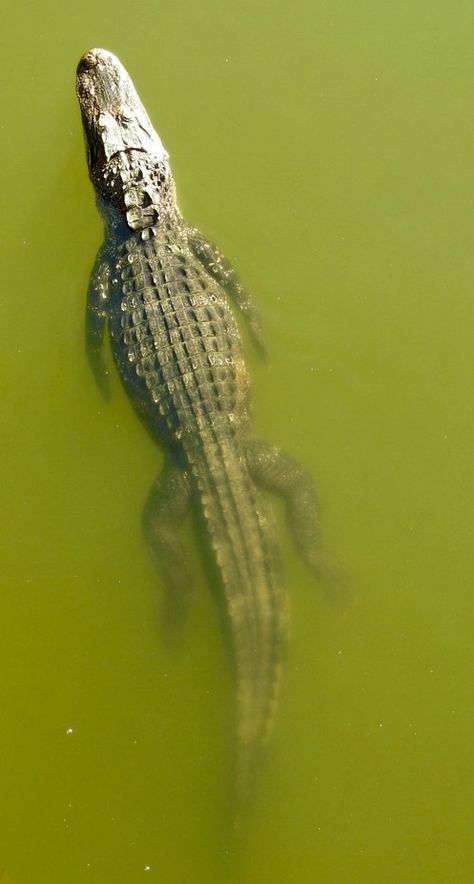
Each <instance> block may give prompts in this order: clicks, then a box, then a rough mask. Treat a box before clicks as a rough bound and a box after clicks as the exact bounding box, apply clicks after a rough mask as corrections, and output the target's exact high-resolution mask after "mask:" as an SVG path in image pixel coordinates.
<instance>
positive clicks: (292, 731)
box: [0, 0, 474, 884]
mask: <svg viewBox="0 0 474 884" xmlns="http://www.w3.org/2000/svg"><path fill="white" fill-rule="evenodd" d="M473 27H474V11H473V10H472V8H471V6H469V5H468V4H466V3H464V2H460V0H457V2H455V3H452V4H450V5H449V8H448V7H447V6H446V4H443V3H440V2H439V0H435V2H430V3H428V2H427V0H415V2H411V3H408V2H402V3H398V4H396V6H392V5H389V4H386V3H382V4H380V3H376V2H375V0H367V2H365V3H363V4H351V3H348V2H347V0H336V2H328V0H326V2H321V3H317V4H314V3H310V2H309V0H298V2H296V4H292V5H291V6H288V5H287V4H283V3H268V2H263V0H257V2H255V0H254V2H252V3H250V2H249V0H243V2H240V3H239V4H237V3H229V4H225V5H222V4H219V3H217V2H215V0H205V2H203V3H201V4H195V3H190V2H189V0H183V2H177V3H174V4H173V5H171V4H164V3H151V2H144V3H142V4H139V5H137V4H133V5H132V4H129V3H125V2H123V0H114V2H113V3H112V2H111V0H104V2H103V3H102V4H100V6H99V5H98V4H97V3H91V2H89V0H85V2H82V3H81V4H78V5H77V6H70V7H66V6H63V5H61V4H59V3H57V2H53V0H47V2H45V3H44V4H42V5H41V6H40V7H38V6H31V7H29V6H28V5H25V4H22V5H18V4H17V5H15V6H10V7H9V9H8V10H5V11H4V14H3V17H2V35H1V36H0V45H1V49H2V59H3V65H2V69H3V80H4V88H3V101H2V121H1V135H2V137H1V155H2V168H3V169H4V170H5V174H4V176H3V188H2V204H3V216H2V217H3V221H2V234H3V235H2V249H1V255H0V261H1V263H2V281H3V285H2V311H3V312H2V316H3V322H2V325H1V346H0V360H1V371H0V377H1V385H2V415H3V421H2V429H3V440H2V441H3V456H2V475H1V488H2V514H3V518H2V531H1V545H2V581H1V584H2V588H1V592H0V617H1V623H2V639H1V644H0V698H1V709H2V719H1V728H0V783H1V792H0V795H1V800H0V868H1V869H3V868H5V869H7V870H8V874H9V875H10V876H11V878H12V880H14V881H15V884H50V882H51V881H61V882H65V884H83V882H86V881H91V882H97V884H118V882H120V884H121V882H124V884H125V882H127V884H129V882H130V884H132V882H140V881H143V880H144V881H147V880H149V881H165V882H166V884H182V882H184V881H195V882H199V884H201V882H202V884H204V882H206V884H221V882H222V881H224V880H226V879H227V878H228V877H231V878H232V880H234V881H236V882H239V884H257V882H259V884H261V882H267V881H268V882H270V881H271V882H272V884H288V882H290V881H291V882H295V884H314V882H315V881H321V882H324V884H347V882H351V884H379V882H381V881H383V882H393V884H434V882H439V884H447V882H460V881H468V880H470V879H471V878H472V877H473V875H474V858H473V854H472V830H473V824H474V819H473V807H474V803H473V797H474V796H473V786H472V783H473V782H474V771H473V763H472V749H471V747H472V739H473V711H472V689H471V681H472V671H473V664H474V651H473V642H472V634H473V625H474V624H473V619H474V618H473V606H472V573H473V554H472V539H473V537H472V535H473V527H472V525H473V518H472V516H473V513H472V510H473V506H472V501H473V493H472V483H473V468H472V415H473V394H472V355H471V353H472V345H471V338H472V290H473V279H474V273H473V257H472V253H473V250H472V231H473V204H474V203H473V195H474V174H473V169H474V160H473V157H474V124H473V116H472V107H471V105H472V84H473V82H474V55H473V52H472V37H471V35H472V32H473ZM93 46H105V47H106V48H108V49H111V50H112V51H114V52H115V53H116V54H117V55H118V56H119V57H120V58H121V59H122V61H123V62H124V64H125V65H126V66H127V68H128V69H129V71H130V72H131V74H132V77H133V78H134V80H135V82H136V85H137V88H138V89H139V91H140V94H141V96H142V98H143V100H144V103H145V105H146V106H147V108H148V109H149V112H150V115H151V117H152V120H153V122H154V124H155V126H156V128H157V129H158V131H159V132H160V134H161V136H162V138H163V141H164V143H165V144H166V146H167V148H168V150H169V151H170V154H171V159H172V165H173V170H174V174H175V177H176V180H177V184H178V191H179V194H180V201H181V205H182V208H183V210H184V211H185V213H186V215H187V217H188V218H189V219H190V221H192V222H194V223H195V224H197V225H198V226H199V227H201V228H202V229H203V230H204V231H206V233H207V234H208V235H209V236H210V237H212V238H213V239H215V240H216V241H217V242H218V243H219V245H220V246H221V247H222V249H223V250H224V251H225V252H226V254H227V255H228V256H229V257H230V258H231V259H232V261H233V262H234V263H235V264H236V266H238V268H239V272H240V274H241V276H242V278H243V279H244V281H245V283H246V285H247V286H248V287H249V288H250V289H251V290H252V292H253V293H254V298H255V300H256V301H257V303H258V305H259V307H260V310H261V313H262V317H263V320H264V325H265V332H266V338H267V342H268V348H269V351H270V355H271V361H270V363H269V365H268V366H265V365H262V364H261V363H260V362H259V360H258V357H257V356H256V355H255V354H252V353H251V352H250V350H249V362H250V365H251V372H252V379H253V411H254V421H255V426H256V431H257V432H258V433H259V434H260V435H261V436H262V437H264V438H267V439H268V440H269V441H273V442H275V443H278V444H280V445H281V446H282V447H284V448H286V449H287V450H289V451H291V452H293V453H294V454H295V456H297V457H298V458H299V459H300V460H301V461H302V462H303V463H305V464H306V465H307V466H308V468H309V469H310V470H311V471H312V473H313V474H314V476H315V479H316V481H317V485H318V489H319V493H320V497H321V500H322V504H323V509H324V524H325V535H326V542H327V544H328V546H329V547H330V548H331V549H332V550H334V552H336V553H337V555H338V556H339V559H340V560H341V561H342V562H343V564H344V567H345V569H346V571H347V573H348V574H349V576H350V580H351V583H352V586H353V591H354V597H355V603H354V606H353V609H352V611H351V612H349V614H348V615H347V616H346V617H342V616H341V615H340V614H338V613H337V612H336V611H333V610H331V608H330V607H329V606H328V605H327V604H326V602H325V601H324V599H323V598H322V593H321V591H320V588H319V587H318V586H317V585H316V584H315V583H314V581H313V580H312V578H311V576H310V575H308V573H307V572H306V570H305V569H304V567H303V566H302V564H301V563H300V562H299V561H298V559H297V556H296V555H295V553H294V551H293V549H292V547H291V544H290V541H289V539H288V536H287V534H286V531H285V526H284V523H283V520H282V519H281V536H282V548H283V554H284V558H285V568H286V581H287V585H288V591H289V593H290V598H291V611H292V639H291V647H290V650H289V654H288V660H287V666H286V674H285V681H284V686H283V691H282V697H281V703H280V710H279V717H278V722H277V727H276V730H275V735H274V739H273V743H272V747H271V751H270V754H269V758H268V762H267V766H266V769H265V771H264V773H263V775H262V780H261V783H260V785H259V795H258V797H257V799H256V803H255V806H254V808H253V809H252V816H251V824H250V825H249V833H248V837H247V842H246V844H245V847H244V848H243V849H242V851H241V856H240V858H239V860H238V864H237V861H236V865H235V867H234V868H232V862H231V863H230V864H229V863H228V862H227V863H226V860H225V857H224V856H223V847H222V841H221V814H222V793H223V786H224V784H225V782H226V777H227V776H228V771H229V765H230V757H231V756H230V752H231V721H232V701H233V693H232V690H233V689H232V683H231V679H230V676H229V669H228V664H227V661H226V653H225V645H224V642H223V640H222V637H221V635H220V630H219V621H218V616H217V614H216V611H215V610H214V607H213V604H212V598H211V594H210V592H209V588H208V586H207V584H206V579H205V576H204V574H203V571H202V568H201V565H200V560H199V556H198V554H197V552H195V553H194V556H195V559H194V561H195V574H196V595H195V600H194V604H193V608H192V611H191V614H190V619H189V623H188V624H187V627H186V629H185V631H184V634H183V636H182V639H181V641H180V642H178V644H177V646H176V647H173V648H169V647H166V645H165V644H164V642H163V639H162V636H161V634H160V628H159V600H160V595H161V593H162V592H163V587H162V585H161V583H160V581H159V578H158V576H157V575H156V574H155V573H154V572H153V569H152V566H151V563H150V561H149V559H148V556H147V552H146V550H145V547H144V543H143V540H142V537H141V533H140V514H141V508H142V505H143V502H144V500H145V497H146V495H147V492H148V489H149V487H150V485H151V483H152V481H153V479H154V477H155V476H156V474H157V472H158V470H159V468H160V463H161V454H160V452H158V451H157V450H156V449H155V448H154V447H153V445H152V443H151V442H150V440H149V439H148V438H147V436H146V434H145V433H144V432H143V430H142V428H141V427H140V426H139V425H138V423H137V420H136V418H135V416H134V414H133V413H132V411H131V409H130V407H129V405H128V403H127V401H126V399H125V396H124V394H123V392H122V391H121V389H120V387H119V384H118V382H117V380H116V379H114V384H113V398H112V401H111V403H110V404H107V405H106V404H104V403H103V402H102V401H101V399H100V395H99V393H98V391H97V390H96V389H95V387H94V382H93V379H92V378H91V376H90V374H89V371H88V367H87V364H86V361H85V357H84V352H83V344H82V322H83V309H84V296H85V289H86V285H87V278H88V274H89V270H90V267H91V264H92V260H93V257H94V254H95V250H96V248H97V246H98V245H99V242H100V238H101V223H100V220H99V217H98V215H97V213H96V210H95V207H94V204H93V195H92V190H91V187H90V186H89V184H88V181H87V173H86V165H85V160H84V149H83V143H82V133H81V127H80V119H79V113H78V109H77V107H76V100H75V96H74V77H75V65H76V63H77V60H78V59H79V56H80V55H81V54H82V52H84V51H85V50H86V49H88V48H91V47H93ZM279 515H280V514H279ZM189 541H190V544H191V546H193V542H194V541H193V537H192V533H190V535H189ZM229 865H230V869H229Z"/></svg>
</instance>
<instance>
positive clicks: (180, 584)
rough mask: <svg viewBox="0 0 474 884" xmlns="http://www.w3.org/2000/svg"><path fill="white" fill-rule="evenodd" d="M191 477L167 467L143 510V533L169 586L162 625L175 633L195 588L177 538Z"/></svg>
mask: <svg viewBox="0 0 474 884" xmlns="http://www.w3.org/2000/svg"><path fill="white" fill-rule="evenodd" d="M190 498H191V489H190V481H189V476H188V474H187V473H186V471H185V470H184V469H182V468H181V467H179V466H177V465H176V464H174V463H168V464H166V465H165V467H164V469H163V471H162V473H161V474H160V476H159V477H158V479H157V480H156V481H155V484H154V485H153V487H152V489H151V491H150V494H149V496H148V500H147V502H146V504H145V507H144V510H143V531H144V534H145V538H146V541H147V544H148V546H149V549H150V552H151V554H152V557H153V559H154V561H155V563H156V566H157V569H158V571H159V572H160V574H161V575H162V577H163V580H164V582H165V584H166V590H167V593H166V595H165V597H164V603H163V621H164V627H165V629H166V632H167V633H169V632H175V631H176V629H177V628H178V627H179V626H180V625H181V623H182V621H183V620H184V617H185V614H186V611H187V608H188V603H189V599H190V596H191V591H192V585H191V577H190V572H189V566H188V560H187V555H186V552H185V550H184V548H183V545H182V543H181V541H180V540H179V537H178V529H179V527H180V525H181V524H182V522H183V521H184V519H185V517H186V515H187V513H188V511H189V505H190Z"/></svg>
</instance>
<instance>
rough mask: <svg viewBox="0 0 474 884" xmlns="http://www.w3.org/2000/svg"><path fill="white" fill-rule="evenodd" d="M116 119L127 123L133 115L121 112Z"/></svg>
mask: <svg viewBox="0 0 474 884" xmlns="http://www.w3.org/2000/svg"><path fill="white" fill-rule="evenodd" d="M117 119H118V121H119V123H125V124H127V123H131V122H132V120H133V117H131V116H129V115H128V114H124V113H121V114H119V115H118V117H117Z"/></svg>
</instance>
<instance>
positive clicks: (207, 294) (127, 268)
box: [77, 49, 324, 792]
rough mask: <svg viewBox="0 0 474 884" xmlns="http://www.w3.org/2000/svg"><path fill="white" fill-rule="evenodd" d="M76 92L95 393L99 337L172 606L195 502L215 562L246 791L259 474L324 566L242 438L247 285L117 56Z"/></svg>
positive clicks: (258, 692) (262, 599)
mask: <svg viewBox="0 0 474 884" xmlns="http://www.w3.org/2000/svg"><path fill="white" fill-rule="evenodd" d="M77 93H78V97H79V103H80V107H81V114H82V121H83V126H84V133H85V139H86V146H87V156H88V165H89V173H90V178H91V181H92V183H93V184H94V187H95V190H96V194H97V202H98V206H99V209H100V211H101V212H102V215H103V217H104V222H105V239H104V244H103V245H102V247H101V249H100V251H99V254H98V256H97V260H96V263H95V266H94V268H93V271H92V275H91V281H90V286H89V296H88V307H87V350H88V355H89V359H90V363H91V367H92V370H93V371H94V374H95V376H96V379H97V382H98V384H99V386H100V388H101V389H102V392H103V393H104V394H105V395H107V377H106V372H105V369H104V365H103V362H102V356H101V344H102V339H103V333H104V325H105V321H106V320H107V321H108V326H109V332H110V337H111V343H112V350H113V355H114V359H115V363H116V365H117V368H118V371H119V373H120V376H121V379H122V382H123V384H124V386H125V389H126V390H127V393H128V395H129V397H130V399H131V402H132V404H133V406H134V408H135V409H136V411H137V412H138V414H139V415H140V417H141V419H142V420H143V422H144V423H145V425H146V427H147V428H148V430H149V432H150V433H151V434H152V435H153V436H154V437H155V438H156V439H157V440H159V441H160V442H164V444H165V449H166V451H167V455H168V460H167V464H166V466H165V468H164V470H163V473H162V475H161V476H160V477H159V479H158V480H157V482H156V483H155V485H154V487H153V489H152V491H151V493H150V497H149V500H148V502H147V504H146V507H145V512H144V529H145V534H146V536H147V539H148V541H149V544H150V547H151V549H152V552H153V553H154V555H155V557H156V560H157V562H158V564H159V566H160V567H161V569H162V571H163V572H164V576H165V578H166V581H167V583H168V584H169V586H170V589H171V590H172V591H173V596H172V599H173V604H174V615H175V616H176V615H177V614H178V613H179V612H181V611H182V609H183V608H184V607H185V603H186V597H187V594H188V591H189V574H188V573H187V570H186V562H185V556H184V554H183V551H182V549H181V546H180V543H179V536H178V528H179V525H180V524H181V522H182V521H183V519H184V517H185V516H186V513H187V512H188V508H189V503H190V500H191V497H192V496H193V495H194V496H195V497H196V498H197V499H198V501H199V502H200V508H201V513H202V516H203V517H204V519H205V522H206V525H207V533H208V537H209V541H210V547H211V549H212V552H213V556H214V560H215V564H216V566H217V570H218V572H219V574H220V582H221V585H222V589H223V596H224V600H225V609H226V614H227V622H228V624H229V633H230V637H231V642H232V646H233V657H234V662H235V671H236V680H237V707H238V753H237V756H238V757H237V788H238V790H239V791H240V792H245V791H246V789H247V787H248V784H249V783H250V781H251V779H252V775H253V772H254V770H255V766H256V763H257V760H258V757H259V754H260V751H261V748H262V746H263V745H264V743H265V741H266V739H267V737H268V733H269V730H270V727H271V723H272V719H273V714H274V708H275V704H276V695H277V688H278V681H279V676H280V669H281V651H282V645H283V642H284V638H285V628H286V619H287V617H286V600H285V595H284V593H283V592H282V589H281V586H280V583H279V580H278V578H277V570H278V568H277V564H276V560H277V557H276V555H275V547H274V542H273V537H272V529H271V525H270V522H269V519H268V515H267V513H266V510H265V506H264V504H263V501H262V498H261V494H260V492H259V491H258V490H257V487H256V483H257V484H260V485H262V486H263V487H265V488H268V489H270V490H273V491H276V492H277V493H280V494H282V495H284V496H285V497H286V499H287V503H288V509H289V510H290V511H291V513H292V515H293V528H294V531H295V536H296V539H297V541H298V542H299V545H300V547H301V548H302V551H303V554H304V556H305V558H306V559H307V561H308V562H309V564H310V565H311V566H312V567H313V569H314V571H315V572H316V573H317V574H318V575H319V576H321V574H322V571H323V570H324V569H323V566H322V564H321V559H320V554H319V536H318V535H319V530H318V526H319V517H318V512H317V505H316V498H315V496H314V492H313V490H312V484H311V481H310V480H309V479H308V477H307V476H306V475H305V474H304V472H303V471H302V470H301V468H300V467H298V465H297V464H295V463H294V462H293V461H292V460H290V459H289V458H287V457H286V456H285V455H283V454H282V453H281V452H279V451H278V450H277V449H274V448H271V447H269V446H266V445H264V444H262V443H259V442H256V441H255V440H253V439H252V436H251V432H250V427H249V413H248V377H247V371H246V367H245V363H244V358H243V351H242V342H241V338H240V335H239V331H238V327H237V324H236V322H235V319H234V317H233V314H232V312H231V310H230V307H229V303H228V301H229V299H230V300H231V301H233V302H234V305H235V306H236V307H237V308H239V309H240V310H242V311H243V312H244V314H245V315H246V318H247V320H248V322H249V326H250V330H251V332H252V334H253V336H254V338H255V340H256V342H257V344H258V345H259V347H260V348H261V349H263V344H262V338H261V333H260V327H259V325H258V320H257V317H256V314H255V310H254V308H253V306H252V304H251V301H250V298H249V296H248V295H247V293H246V292H245V291H244V289H243V288H242V286H241V284H240V281H239V279H238V277H237V275H236V273H235V271H234V270H233V269H232V267H231V266H230V264H229V263H228V261H226V259H225V258H224V257H223V256H222V255H221V254H220V253H219V252H218V250H217V249H216V247H215V246H214V245H213V244H212V243H210V242H208V241H207V240H206V239H205V238H204V237H203V236H202V234H200V233H199V232H198V231H197V230H195V229H193V228H191V227H190V226H189V225H188V224H186V222H185V221H184V219H183V218H182V216H181V213H180V211H179V209H178V206H177V203H176V196H175V187H174V183H173V178H172V175H171V171H170V167H169V164H168V155H167V153H166V151H165V149H164V148H163V145H162V143H161V141H160V139H159V137H158V135H157V134H156V132H155V130H154V129H153V127H152V125H151V123H150V120H149V118H148V116H147V114H146V111H145V110H144V108H143V105H142V104H141V102H140V99H139V98H138V95H137V93H136V91H135V88H134V86H133V84H132V82H131V80H130V78H129V76H128V74H127V72H126V71H125V69H124V68H123V66H122V65H121V63H120V62H119V61H118V59H117V58H116V57H115V56H113V55H112V54H111V53H109V52H106V51H105V50H103V49H95V50H91V51H90V52H88V53H86V55H84V56H83V58H82V59H81V61H80V63H79V66H78V72H77Z"/></svg>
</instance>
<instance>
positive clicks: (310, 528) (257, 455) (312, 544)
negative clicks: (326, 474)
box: [246, 440, 348, 603]
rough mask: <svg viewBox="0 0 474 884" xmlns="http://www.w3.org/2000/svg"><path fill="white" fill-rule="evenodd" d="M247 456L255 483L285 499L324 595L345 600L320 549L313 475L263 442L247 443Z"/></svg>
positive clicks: (340, 583) (297, 538) (343, 589)
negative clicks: (324, 592)
mask: <svg viewBox="0 0 474 884" xmlns="http://www.w3.org/2000/svg"><path fill="white" fill-rule="evenodd" d="M246 457H247V464H248V468H249V472H250V474H251V476H252V478H253V480H254V482H255V483H256V484H257V485H259V486H260V487H261V488H265V489H266V490H268V491H271V492H273V493H274V494H278V495H279V496H281V497H282V498H283V499H284V501H285V503H286V511H287V517H288V522H289V526H290V530H291V532H292V534H293V538H294V541H295V544H296V546H297V548H298V549H299V551H300V553H301V555H302V557H303V559H304V561H305V562H306V563H307V565H309V567H310V568H311V570H312V571H313V573H314V574H315V575H316V577H317V578H318V579H319V580H321V583H322V584H323V587H324V590H325V591H326V593H327V595H328V596H329V597H330V598H331V599H333V600H336V601H339V602H343V603H346V602H347V597H348V593H347V588H346V587H345V585H344V581H343V579H342V576H341V575H340V574H339V573H338V571H337V569H336V568H334V567H333V565H332V564H331V563H330V562H329V561H328V559H327V558H326V556H325V555H324V552H323V549H322V544H321V513H320V507H319V502H318V498H317V495H316V491H315V488H314V483H313V480H312V477H311V476H310V475H309V473H307V471H306V470H304V469H303V467H301V466H300V465H299V464H298V463H297V461H295V460H293V458H291V457H289V456H288V455H287V454H284V452H282V451H280V449H279V448H275V447H273V446H271V445H267V444H266V443H264V442H259V441H256V440H252V441H251V442H249V443H248V445H247V447H246Z"/></svg>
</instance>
